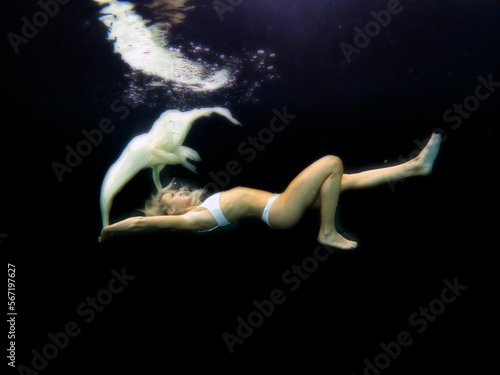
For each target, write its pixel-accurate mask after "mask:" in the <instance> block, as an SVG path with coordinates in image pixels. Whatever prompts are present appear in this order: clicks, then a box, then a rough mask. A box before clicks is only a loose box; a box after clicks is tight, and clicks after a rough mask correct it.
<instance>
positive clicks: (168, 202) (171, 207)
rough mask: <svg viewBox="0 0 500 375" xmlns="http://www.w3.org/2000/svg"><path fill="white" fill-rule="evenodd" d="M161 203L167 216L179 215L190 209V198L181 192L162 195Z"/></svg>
mask: <svg viewBox="0 0 500 375" xmlns="http://www.w3.org/2000/svg"><path fill="white" fill-rule="evenodd" d="M161 202H162V203H163V205H164V207H165V208H166V210H167V213H168V214H169V215H181V214H183V213H184V211H185V209H186V208H189V207H191V198H190V197H189V196H188V195H186V194H184V193H183V192H182V191H178V192H175V193H174V192H172V193H166V194H164V195H163V197H161Z"/></svg>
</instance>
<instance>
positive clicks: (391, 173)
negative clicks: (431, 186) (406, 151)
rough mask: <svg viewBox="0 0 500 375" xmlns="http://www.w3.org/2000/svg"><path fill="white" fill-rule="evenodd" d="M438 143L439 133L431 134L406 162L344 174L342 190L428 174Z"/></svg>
mask: <svg viewBox="0 0 500 375" xmlns="http://www.w3.org/2000/svg"><path fill="white" fill-rule="evenodd" d="M440 144H441V135H439V134H433V135H432V137H431V138H430V139H429V142H428V143H427V145H426V146H425V147H424V149H423V150H422V151H421V152H420V154H419V155H418V156H417V157H416V158H414V159H412V160H410V161H408V162H406V163H403V164H400V165H396V166H394V167H387V168H380V169H373V170H369V171H365V172H360V173H354V174H344V176H343V178H342V191H345V190H349V189H365V188H370V187H374V186H378V185H382V184H385V183H390V182H393V181H397V180H400V179H403V178H407V177H412V176H426V175H429V174H430V173H431V171H432V166H433V164H434V160H435V159H436V156H437V154H438V151H439V146H440Z"/></svg>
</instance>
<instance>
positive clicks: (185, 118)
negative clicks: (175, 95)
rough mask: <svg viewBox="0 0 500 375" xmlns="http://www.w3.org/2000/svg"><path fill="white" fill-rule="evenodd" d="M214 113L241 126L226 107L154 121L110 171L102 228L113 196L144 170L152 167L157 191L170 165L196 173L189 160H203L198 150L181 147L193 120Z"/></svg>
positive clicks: (105, 184) (175, 113)
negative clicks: (166, 167)
mask: <svg viewBox="0 0 500 375" xmlns="http://www.w3.org/2000/svg"><path fill="white" fill-rule="evenodd" d="M212 113H217V114H219V115H221V116H223V117H225V118H227V119H228V120H229V121H231V122H232V123H233V124H236V125H241V124H240V123H239V122H238V120H236V119H235V118H234V117H233V116H232V115H231V113H230V112H229V110H228V109H226V108H221V107H215V108H198V109H193V110H191V111H187V112H181V111H179V110H176V109H175V110H167V111H165V112H164V113H163V114H162V115H161V116H160V117H159V118H158V120H156V121H155V123H154V124H153V126H152V128H151V130H150V131H149V132H148V133H146V134H141V135H139V136H137V137H135V138H133V139H132V140H131V141H130V143H129V144H128V145H127V147H125V149H124V150H123V152H122V154H121V155H120V157H119V158H118V160H117V161H116V162H115V163H114V164H113V165H112V166H111V167H110V168H109V170H108V172H107V173H106V176H105V177H104V180H103V183H102V187H101V201H100V204H101V215H102V223H103V226H106V225H108V224H109V213H110V211H111V205H112V204H113V199H114V197H115V196H116V194H118V193H119V192H120V190H121V189H123V187H124V186H125V185H126V184H127V182H128V181H130V180H131V179H132V177H134V176H135V175H136V174H137V173H138V172H139V171H140V170H141V169H145V168H148V167H151V168H153V180H154V183H155V185H156V188H157V189H158V190H160V189H161V188H162V186H161V182H160V172H161V170H162V169H163V168H164V167H165V166H166V165H167V164H169V165H175V164H181V165H182V166H184V167H186V168H187V169H189V170H191V171H193V172H195V173H196V167H195V166H194V165H193V164H192V163H190V162H189V161H188V159H190V160H193V161H199V160H201V158H200V156H199V154H198V153H197V152H196V151H195V150H193V149H191V148H189V147H186V146H182V144H183V142H184V140H185V139H186V136H187V134H188V132H189V130H190V129H191V126H192V125H193V123H194V121H195V120H197V119H198V118H200V117H203V116H210V115H211V114H212Z"/></svg>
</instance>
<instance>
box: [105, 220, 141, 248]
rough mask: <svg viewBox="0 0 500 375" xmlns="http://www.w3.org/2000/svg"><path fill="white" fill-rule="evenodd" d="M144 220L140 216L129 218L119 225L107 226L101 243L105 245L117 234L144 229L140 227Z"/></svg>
mask: <svg viewBox="0 0 500 375" xmlns="http://www.w3.org/2000/svg"><path fill="white" fill-rule="evenodd" d="M141 220H142V217H140V216H134V217H129V218H128V219H125V220H122V221H119V222H118V223H115V224H111V225H107V226H105V227H104V228H102V231H101V235H100V236H99V242H100V243H103V242H105V241H107V240H109V239H110V238H111V237H113V235H114V233H115V232H137V231H139V230H141V229H142V227H141V225H139V223H140V222H142V221H141Z"/></svg>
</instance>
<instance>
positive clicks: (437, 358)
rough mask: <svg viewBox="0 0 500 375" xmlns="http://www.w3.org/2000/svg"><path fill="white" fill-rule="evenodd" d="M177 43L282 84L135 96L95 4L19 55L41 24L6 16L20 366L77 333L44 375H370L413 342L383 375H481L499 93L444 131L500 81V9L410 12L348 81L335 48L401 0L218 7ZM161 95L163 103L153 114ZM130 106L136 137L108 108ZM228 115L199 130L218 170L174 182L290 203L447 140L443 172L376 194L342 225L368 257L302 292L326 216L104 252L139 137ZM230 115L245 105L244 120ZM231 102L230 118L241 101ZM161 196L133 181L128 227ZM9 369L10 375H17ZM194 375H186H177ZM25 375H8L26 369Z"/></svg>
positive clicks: (348, 256) (142, 178) (488, 310)
mask: <svg viewBox="0 0 500 375" xmlns="http://www.w3.org/2000/svg"><path fill="white" fill-rule="evenodd" d="M197 5H198V6H197V8H196V9H195V10H193V11H191V12H190V13H188V17H187V20H186V22H185V23H184V24H182V25H179V26H177V27H176V28H175V29H174V31H173V32H174V35H175V38H177V39H176V41H175V42H176V43H178V44H183V43H184V44H187V43H189V42H190V41H193V42H195V43H200V44H202V45H204V46H210V48H211V49H212V50H213V51H217V52H218V53H219V54H220V53H225V54H234V55H239V56H242V55H243V52H242V51H243V50H244V49H245V50H248V51H257V50H259V49H263V50H265V51H266V52H269V53H270V52H273V53H275V54H276V57H275V60H274V61H273V66H274V69H275V71H276V72H277V73H279V78H277V79H275V80H265V79H264V80H263V84H262V86H261V87H259V88H258V89H256V90H255V91H254V94H253V96H254V98H258V100H251V99H248V98H244V97H243V96H244V95H245V93H246V92H247V91H248V89H247V86H245V84H244V83H243V81H244V80H249V81H252V80H259V79H261V78H262V74H261V73H259V72H258V71H256V70H255V69H252V68H250V67H249V68H247V69H246V70H244V71H242V73H241V75H240V76H238V81H237V84H236V86H235V87H233V88H232V89H229V90H222V91H221V92H218V93H214V94H213V95H192V94H182V93H175V94H173V97H172V95H171V96H165V95H162V91H161V90H159V91H158V92H155V93H152V94H151V98H152V99H151V100H153V99H155V100H156V101H154V102H149V103H143V104H139V105H135V104H134V103H133V102H131V101H130V100H129V99H127V96H126V94H125V93H126V92H127V89H128V87H129V85H130V78H128V77H126V76H125V75H126V74H129V73H130V68H128V66H126V64H124V63H123V62H122V61H121V59H120V57H119V55H117V54H113V52H112V44H111V43H110V42H108V41H107V40H106V35H107V33H106V29H105V27H104V26H103V25H102V24H101V23H100V22H99V20H98V11H99V7H98V6H97V5H95V4H93V3H92V2H91V1H71V2H70V3H69V4H67V5H64V6H61V9H60V11H59V13H58V14H57V15H56V16H55V17H54V18H53V19H51V20H50V22H49V23H48V24H47V25H46V26H45V27H43V28H41V29H40V31H39V33H38V34H37V35H36V36H35V37H34V38H33V39H31V40H30V41H29V43H28V44H26V45H21V46H20V51H19V53H18V54H15V53H14V51H13V49H12V47H11V45H10V43H9V41H8V39H7V37H6V35H7V33H8V32H12V31H13V32H16V33H19V32H20V28H21V26H22V21H21V18H22V17H23V16H26V17H28V18H30V17H32V15H33V14H34V13H35V12H36V11H38V10H39V6H38V5H37V3H36V2H35V1H23V2H20V1H17V2H15V1H11V0H9V1H8V2H3V3H2V6H1V7H2V15H3V19H4V20H3V21H2V35H3V45H2V47H3V48H2V67H3V69H2V74H1V79H2V81H1V87H2V89H4V91H5V92H4V94H3V96H2V98H3V100H2V104H3V106H2V107H3V115H4V120H3V121H2V124H1V132H0V140H1V144H0V150H1V161H2V168H1V171H2V174H1V181H2V184H1V186H2V192H3V194H2V198H1V203H0V209H1V212H2V215H1V217H0V232H1V233H4V234H8V236H3V238H2V242H1V243H0V249H1V251H2V253H4V254H7V258H8V261H9V262H10V263H15V265H16V268H17V278H16V279H17V282H18V287H17V293H16V294H17V302H18V304H17V307H18V312H19V315H18V320H17V337H16V345H17V364H21V363H22V364H26V365H29V363H30V361H31V358H32V354H31V353H30V350H31V349H33V348H35V349H37V350H41V348H42V347H43V346H44V345H45V344H46V343H48V342H49V340H48V338H47V334H48V333H49V332H58V331H61V330H62V329H63V327H64V325H65V324H66V323H67V322H69V321H76V322H78V323H79V325H80V327H81V329H82V332H81V334H80V335H78V336H77V337H75V338H73V339H71V342H70V344H69V346H68V347H67V348H66V349H64V350H61V351H60V353H59V354H58V356H57V358H55V359H53V360H51V361H49V363H48V365H47V367H46V369H44V370H43V371H42V372H41V373H42V374H70V373H77V372H78V373H79V372H82V373H125V374H129V373H160V372H161V373H193V372H194V371H196V372H197V373H214V374H215V373H226V372H227V373H233V374H240V373H260V372H271V371H273V372H275V373H312V374H317V373H324V374H332V373H335V374H361V373H363V369H364V367H365V365H364V363H363V361H364V360H365V358H368V359H369V360H370V361H373V360H374V358H375V357H376V356H377V355H378V354H379V353H381V352H382V350H381V349H380V346H379V345H380V343H381V342H384V343H387V342H390V341H394V340H395V339H396V337H397V335H398V334H399V333H400V332H401V331H404V330H406V331H408V332H410V333H411V335H412V338H414V342H413V343H412V344H411V346H409V347H407V348H404V349H403V350H402V353H401V355H400V356H399V358H397V359H395V360H393V361H392V362H391V364H390V366H389V367H388V368H387V369H385V370H383V371H381V373H383V374H410V373H419V374H422V373H425V374H443V373H445V374H452V373H456V372H457V371H464V372H465V371H469V372H470V373H479V372H480V371H481V370H483V369H485V367H486V365H487V363H488V362H489V360H491V359H492V358H493V350H492V348H490V347H489V344H488V343H487V338H493V339H494V337H495V336H494V334H493V331H492V328H493V327H492V325H491V322H490V321H489V319H488V318H490V317H492V315H493V313H492V311H493V307H492V306H493V302H494V299H495V297H494V296H495V295H496V294H494V292H493V291H492V289H493V283H492V280H493V275H494V273H493V271H490V270H491V269H492V268H493V267H492V266H493V255H494V253H495V248H496V246H497V245H495V243H496V241H493V239H495V237H496V233H497V229H496V225H495V224H496V222H497V221H498V219H497V215H496V212H497V211H498V209H499V208H500V207H499V204H498V187H499V184H498V162H499V154H498V146H499V143H498V121H499V105H498V103H499V98H500V96H499V95H500V93H499V92H498V91H500V88H497V89H496V92H493V93H491V95H490V97H489V98H488V99H486V100H483V101H480V103H479V107H478V108H477V110H475V111H474V112H473V113H471V114H470V117H469V118H467V119H464V120H463V121H462V123H461V126H460V127H458V128H457V129H453V128H452V125H453V123H450V122H445V121H444V120H443V113H444V112H445V111H446V110H447V109H448V108H451V107H452V106H453V104H454V103H463V101H464V99H465V98H467V97H468V96H469V95H474V93H475V89H476V86H477V85H478V84H479V81H478V77H479V76H482V77H484V78H487V77H488V76H489V75H491V76H492V79H493V81H495V82H498V81H500V69H499V61H500V60H499V57H500V52H499V46H498V41H499V36H500V22H499V21H500V17H499V16H500V4H499V3H498V2H495V1H452V2H433V1H419V2H417V1H410V2H402V5H403V7H404V10H403V11H402V12H401V13H400V14H398V15H393V18H392V20H391V23H390V24H389V25H388V26H387V27H386V28H385V29H384V30H383V31H382V32H381V33H380V35H378V36H376V37H374V38H373V40H372V41H371V43H370V45H369V46H367V47H366V48H364V49H363V50H362V51H361V53H360V54H358V55H353V57H352V60H353V61H352V62H351V63H350V64H348V63H347V62H346V59H345V58H344V56H343V55H342V52H341V49H340V48H339V44H340V43H341V42H342V41H344V42H347V43H350V44H353V38H354V34H355V33H354V31H353V28H354V27H356V26H358V27H364V26H365V24H366V23H367V22H368V21H370V20H371V19H372V17H371V16H370V11H371V10H380V9H383V8H385V7H386V5H387V2H385V1H372V2H361V1H326V0H312V1H307V2H306V1H298V0H283V1H244V3H243V4H241V5H238V6H236V7H235V8H234V10H233V11H231V12H226V13H225V14H224V16H225V19H224V21H221V20H220V19H219V17H218V15H217V13H216V12H215V10H214V8H213V5H212V1H200V2H197ZM155 95H156V97H155ZM115 100H119V106H120V107H121V106H127V108H128V109H129V112H130V113H129V114H128V115H127V116H124V117H125V118H124V119H120V118H119V116H120V115H123V114H124V113H125V112H123V111H124V109H123V110H122V111H121V112H117V113H115V112H116V111H115V112H113V110H112V107H111V106H112V103H113V102H114V101H115ZM170 103H176V104H178V105H179V106H180V105H181V104H182V103H184V105H185V107H186V108H183V109H191V108H194V107H198V106H218V105H224V106H228V107H229V108H230V110H231V112H232V113H233V114H234V116H235V117H236V118H238V119H239V120H240V121H241V122H242V124H243V125H244V127H242V128H236V127H233V126H231V125H230V124H229V123H227V122H226V121H225V120H223V119H221V118H220V117H217V116H213V117H211V118H209V119H202V120H199V121H198V122H197V123H196V124H195V125H194V126H193V128H192V131H191V133H190V135H189V136H188V138H187V140H186V145H189V146H191V147H193V148H194V149H196V150H197V151H198V152H199V153H200V154H201V156H202V158H203V161H202V162H201V163H198V171H199V175H197V176H195V175H193V174H191V173H190V172H188V171H186V170H183V169H182V168H170V169H168V170H167V171H166V173H165V174H164V175H163V176H164V178H165V179H167V180H168V178H169V177H170V176H177V177H179V178H181V179H182V178H184V179H185V180H187V181H189V182H191V183H193V184H197V185H203V184H206V183H208V182H210V181H211V179H210V175H209V174H210V172H214V173H217V172H219V171H222V170H225V168H226V164H227V163H228V161H230V160H236V161H237V162H238V163H239V165H240V166H241V168H242V171H241V173H240V174H238V175H237V176H235V177H233V178H231V180H230V183H229V185H228V187H227V188H230V187H233V186H250V187H255V188H261V189H266V190H269V191H281V190H282V189H284V188H285V187H286V185H287V183H288V182H289V181H290V180H291V179H292V178H293V177H294V176H295V175H296V174H297V173H298V172H299V171H300V170H302V169H303V168H304V167H305V166H307V165H308V164H310V163H311V162H313V161H314V160H316V159H318V158H319V157H321V156H323V155H326V154H336V155H339V156H340V157H341V158H342V159H343V161H344V165H345V170H346V172H350V171H359V170H361V169H363V168H365V167H376V166H383V165H385V164H384V161H385V160H388V164H386V165H390V163H391V162H398V161H402V160H407V159H408V158H409V156H410V155H411V154H412V153H414V152H415V150H418V149H419V145H421V143H422V142H425V141H426V139H427V138H428V137H429V136H430V134H431V132H432V131H433V130H435V129H440V131H441V132H442V133H443V134H444V136H445V137H446V139H445V142H444V143H443V145H442V149H441V152H440V154H439V157H438V159H437V161H436V165H435V169H434V173H433V175H432V176H430V177H428V178H425V179H412V180H407V181H404V182H403V183H398V184H396V185H394V187H393V188H391V187H390V186H388V185H385V186H381V187H379V188H376V189H371V190H366V191H356V192H346V193H345V194H343V195H342V197H341V203H340V205H339V218H338V219H339V226H340V227H341V228H342V230H343V231H344V232H345V233H348V234H347V236H351V237H352V238H355V239H356V240H358V241H359V244H360V246H359V248H358V249H357V250H356V251H353V252H340V251H339V252H335V253H334V254H332V255H331V257H330V258H329V259H328V260H327V261H325V262H322V263H320V265H319V267H318V269H317V270H316V271H315V272H313V273H312V274H311V276H310V277H309V279H307V280H304V281H303V283H302V284H301V286H300V288H299V289H298V290H297V291H290V289H289V285H286V284H284V283H283V281H282V279H281V278H282V275H283V273H284V272H285V271H287V270H289V269H290V268H291V267H292V266H293V265H294V264H300V263H301V262H302V261H303V259H304V258H306V257H307V256H310V255H311V254H312V253H313V251H314V249H315V248H316V242H315V238H316V235H317V230H318V225H319V217H318V215H317V214H316V213H311V214H308V215H307V216H306V218H305V219H304V220H303V222H302V223H301V224H300V225H299V226H298V227H296V228H294V229H293V230H289V231H285V232H281V231H280V232H278V231H273V230H271V229H270V228H268V227H266V226H265V225H264V224H262V223H261V222H253V221H250V222H245V223H241V224H240V225H239V226H237V228H235V230H234V231H232V232H222V233H215V234H210V235H195V236H193V235H189V234H184V233H164V234H163V233H155V234H147V235H134V236H122V237H119V238H117V239H115V240H114V241H113V242H111V243H109V244H108V245H106V246H102V245H99V244H98V243H97V236H98V234H99V231H100V225H101V218H100V212H99V205H98V202H99V189H100V184H101V182H102V179H103V177H104V174H105V173H106V170H107V169H108V167H109V166H110V165H111V164H112V163H113V161H114V160H116V158H117V157H118V155H119V154H120V152H121V150H122V149H123V148H124V147H125V145H126V144H127V143H128V142H129V141H130V139H131V138H132V137H133V136H135V135H138V134H140V133H143V132H146V131H148V130H149V128H150V126H151V124H152V123H153V122H154V121H155V120H156V118H157V117H158V116H159V115H160V114H161V113H162V112H163V111H165V110H166V109H170V108H175V107H174V106H172V104H170ZM228 103H230V104H229V105H228ZM233 103H234V104H233ZM284 107H286V108H287V111H288V112H289V113H291V114H295V115H296V118H295V119H293V121H291V122H290V124H289V125H287V126H286V129H285V130H283V131H282V132H280V133H276V134H275V135H274V139H273V140H272V142H270V143H269V144H268V145H266V147H265V149H264V150H262V151H260V152H258V153H257V154H256V157H255V159H254V160H252V161H251V162H248V161H247V160H246V157H248V156H243V155H241V154H240V153H238V146H239V145H240V144H241V143H242V142H244V141H246V140H247V138H248V137H249V136H254V135H257V134H258V133H259V131H260V130H261V129H262V128H263V127H267V126H268V124H269V121H270V120H271V119H272V118H273V117H274V113H273V109H275V108H277V109H278V110H280V111H281V110H283V108H284ZM105 117H109V118H111V119H112V120H113V123H114V124H115V125H116V129H115V130H114V131H113V132H112V133H111V134H108V135H105V136H104V139H103V141H102V143H101V144H100V145H98V146H96V147H95V148H94V149H93V151H92V152H91V153H90V154H89V155H88V156H86V157H84V158H83V161H82V162H81V164H79V165H78V166H77V167H75V168H74V170H73V171H72V172H71V173H68V174H65V175H64V177H63V181H62V182H59V181H58V179H57V177H56V175H55V173H54V171H53V170H52V167H51V164H52V163H53V162H54V161H60V162H64V158H65V157H66V150H65V147H66V146H67V145H70V146H72V147H76V145H77V144H78V142H80V141H81V140H82V139H84V137H83V136H82V133H81V132H82V130H84V129H87V130H90V129H95V128H97V127H98V124H99V121H100V120H101V119H102V118H105ZM152 191H153V184H152V180H151V176H150V171H143V172H141V173H139V174H138V175H137V176H136V177H135V178H134V180H133V181H131V182H130V183H129V184H128V185H127V187H126V188H125V189H124V190H123V191H122V192H121V193H120V194H119V196H118V197H117V198H116V199H115V203H114V206H113V211H112V219H113V220H118V219H120V218H123V217H125V216H127V215H135V214H137V211H134V209H136V208H139V207H141V205H142V204H143V202H144V199H145V198H146V197H147V196H148V195H149V194H150V192H152ZM123 267H125V268H126V270H127V273H128V274H131V275H135V276H136V278H135V279H134V280H133V281H131V282H130V285H129V286H127V287H126V288H125V289H124V291H123V292H122V293H120V294H118V295H116V296H115V297H114V299H113V301H112V303H110V304H109V305H108V306H105V307H104V310H103V311H102V312H101V313H98V314H97V316H96V318H95V319H94V320H93V321H92V322H91V323H89V324H86V323H84V322H83V319H82V317H80V316H78V314H77V313H76V307H77V306H78V305H79V304H80V303H82V302H84V301H85V300H86V298H87V297H88V296H95V295H96V294H97V293H98V292H99V291H100V290H102V288H105V287H106V286H107V284H108V281H109V280H110V278H111V277H112V275H111V274H110V271H111V270H112V269H116V270H121V269H122V268H123ZM455 278H458V281H459V283H460V284H463V285H467V286H468V288H467V290H466V291H464V292H463V294H462V295H461V296H459V297H458V298H457V300H456V301H455V302H453V303H451V304H448V305H446V308H445V311H444V312H443V313H442V314H441V315H439V317H438V318H437V319H436V321H434V322H432V323H430V324H429V327H428V329H427V330H426V331H425V332H423V333H421V334H419V333H416V331H415V327H412V326H411V325H410V324H409V322H408V317H409V316H410V315H411V314H412V313H414V312H416V311H418V309H419V307H420V306H424V307H427V306H429V303H430V302H431V301H432V300H433V299H435V298H439V297H440V293H441V291H442V290H443V288H444V284H443V281H444V280H445V279H448V280H450V281H452V280H453V279H455ZM274 289H280V290H282V291H283V292H285V295H286V297H287V300H286V301H285V302H284V303H283V304H282V305H280V306H277V307H276V310H275V312H274V313H273V315H272V316H271V317H270V318H268V319H265V321H264V324H263V325H262V326H260V327H258V328H256V329H255V331H254V333H253V334H252V335H251V337H250V338H248V339H246V340H245V342H244V344H242V345H236V347H235V353H234V354H232V355H231V354H229V351H228V350H227V348H226V346H225V344H224V340H223V339H222V334H223V333H224V332H226V331H227V332H230V333H233V334H234V333H235V331H236V326H237V322H236V318H237V317H238V316H241V317H243V318H246V317H247V316H248V314H249V313H251V312H252V311H253V310H255V308H254V306H253V305H252V301H253V300H255V299H256V300H259V301H261V300H263V299H268V298H269V295H270V293H271V291H272V290H274ZM9 370H11V369H9ZM179 371H180V372H179ZM11 372H14V370H13V371H11Z"/></svg>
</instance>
